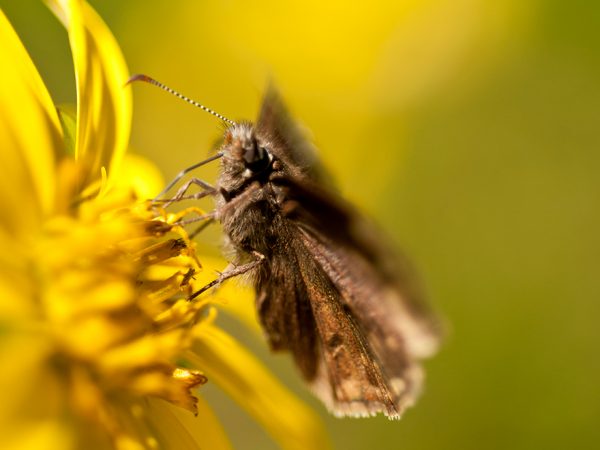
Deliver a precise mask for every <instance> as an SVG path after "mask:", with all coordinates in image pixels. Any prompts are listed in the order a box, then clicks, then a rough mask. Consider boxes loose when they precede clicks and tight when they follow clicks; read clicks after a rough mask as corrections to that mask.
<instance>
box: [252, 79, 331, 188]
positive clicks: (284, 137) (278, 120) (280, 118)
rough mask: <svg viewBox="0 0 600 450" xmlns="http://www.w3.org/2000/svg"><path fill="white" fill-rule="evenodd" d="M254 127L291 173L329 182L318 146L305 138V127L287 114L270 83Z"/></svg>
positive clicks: (329, 178)
mask: <svg viewBox="0 0 600 450" xmlns="http://www.w3.org/2000/svg"><path fill="white" fill-rule="evenodd" d="M256 129H257V132H258V134H259V135H260V136H261V137H262V138H263V139H266V140H267V142H265V144H266V145H267V147H268V148H269V149H270V150H271V151H272V152H273V154H274V155H275V156H276V157H277V158H279V159H281V160H282V161H283V162H284V164H285V165H286V167H288V168H289V170H290V171H291V175H292V176H294V177H296V178H304V177H307V178H310V179H312V180H314V181H317V182H319V183H322V184H329V183H330V180H331V177H329V176H328V174H327V173H326V170H325V169H324V167H323V166H322V165H321V164H319V161H318V158H317V149H316V148H315V146H314V145H313V144H312V143H311V142H310V141H309V140H308V139H306V137H305V135H306V130H305V129H304V128H303V127H301V126H300V125H299V124H298V123H297V122H296V121H294V120H293V119H292V118H291V117H290V115H289V113H288V110H287V108H286V106H285V104H284V103H283V101H282V99H281V96H280V95H279V91H278V90H277V89H276V88H275V86H274V85H273V84H269V85H268V87H267V90H266V93H265V97H264V99H263V103H262V108H261V110H260V113H259V115H258V119H257V121H256Z"/></svg>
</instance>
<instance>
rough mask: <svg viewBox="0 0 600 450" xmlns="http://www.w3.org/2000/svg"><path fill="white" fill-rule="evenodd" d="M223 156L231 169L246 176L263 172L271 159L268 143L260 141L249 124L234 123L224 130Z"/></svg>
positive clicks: (269, 165) (267, 167)
mask: <svg viewBox="0 0 600 450" xmlns="http://www.w3.org/2000/svg"><path fill="white" fill-rule="evenodd" d="M222 151H223V156H224V158H225V161H227V162H228V163H229V164H230V165H231V168H232V169H237V170H238V171H240V172H241V173H242V175H243V176H244V177H246V178H249V177H252V176H254V175H257V174H260V173H262V172H265V171H266V170H267V169H269V167H271V163H272V161H273V155H272V154H271V152H270V151H269V149H268V144H267V143H266V142H264V141H262V140H261V139H260V138H259V137H258V136H257V135H256V132H255V130H254V127H253V126H252V125H250V124H245V123H242V124H236V125H234V126H232V127H230V128H229V129H228V130H227V131H226V132H225V142H224V145H223V150H222Z"/></svg>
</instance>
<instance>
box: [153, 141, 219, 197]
mask: <svg viewBox="0 0 600 450" xmlns="http://www.w3.org/2000/svg"><path fill="white" fill-rule="evenodd" d="M222 156H223V153H217V154H216V155H213V156H211V157H209V158H207V159H205V160H204V161H200V162H199V163H196V164H194V165H191V166H190V167H188V168H186V169H183V170H182V171H181V172H179V173H178V174H177V176H176V177H175V178H173V179H172V180H171V182H170V183H169V184H167V186H166V187H165V188H164V189H163V190H162V191H161V192H160V194H158V195H157V196H156V197H154V201H158V199H159V198H160V197H162V196H163V195H165V194H166V193H167V192H169V191H170V190H171V188H172V187H173V186H175V185H176V184H177V183H178V182H179V180H181V179H182V178H183V177H184V176H185V175H186V174H187V173H188V172H191V171H192V170H194V169H197V168H198V167H200V166H203V165H204V164H207V163H209V162H211V161H214V160H215V159H219V158H221V157H222Z"/></svg>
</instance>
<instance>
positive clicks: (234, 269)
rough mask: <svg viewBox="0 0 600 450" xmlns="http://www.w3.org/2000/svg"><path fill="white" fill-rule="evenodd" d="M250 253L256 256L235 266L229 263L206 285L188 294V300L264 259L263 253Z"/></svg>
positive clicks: (256, 265) (259, 263) (260, 262)
mask: <svg viewBox="0 0 600 450" xmlns="http://www.w3.org/2000/svg"><path fill="white" fill-rule="evenodd" d="M252 255H253V256H254V257H255V258H256V259H255V260H254V261H251V262H249V263H246V264H242V265H241V266H235V265H233V264H229V265H228V266H227V268H226V269H225V271H224V272H223V273H221V274H220V275H219V277H218V278H217V279H215V280H213V281H211V282H210V283H208V284H207V285H206V286H203V287H202V288H200V289H199V290H197V291H196V292H194V293H193V294H192V295H190V296H189V297H188V300H193V299H195V298H196V297H198V296H199V295H200V294H202V293H203V292H206V291H207V290H209V289H210V288H212V287H214V286H217V285H219V284H221V283H222V282H223V281H225V280H228V279H229V278H232V277H237V276H238V275H242V274H244V273H246V272H248V271H250V270H252V269H254V268H255V267H258V266H259V265H261V264H262V263H263V261H264V260H265V255H263V254H262V253H258V252H256V251H253V252H252Z"/></svg>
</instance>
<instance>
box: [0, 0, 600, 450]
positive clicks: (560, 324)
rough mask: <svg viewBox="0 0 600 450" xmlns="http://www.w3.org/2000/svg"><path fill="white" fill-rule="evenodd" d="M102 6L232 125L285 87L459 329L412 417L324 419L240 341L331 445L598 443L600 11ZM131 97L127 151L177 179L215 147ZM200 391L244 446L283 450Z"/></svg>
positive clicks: (135, 68)
mask: <svg viewBox="0 0 600 450" xmlns="http://www.w3.org/2000/svg"><path fill="white" fill-rule="evenodd" d="M91 3H92V4H93V5H94V6H95V7H96V8H97V9H98V10H99V12H100V13H101V15H102V16H103V17H104V18H105V20H106V21H107V22H108V24H109V25H110V27H111V28H112V30H113V31H114V33H115V35H116V36H117V38H118V40H119V42H120V44H121V46H122V48H123V51H124V53H125V56H126V58H127V60H128V64H129V67H130V70H131V72H132V73H135V72H145V73H148V74H151V75H152V76H154V77H156V78H158V79H159V80H162V81H164V82H165V83H167V84H169V85H171V86H172V87H173V88H176V89H179V90H180V91H182V92H183V93H185V94H187V95H189V96H191V97H193V98H195V99H197V100H199V101H201V102H203V103H205V104H207V105H208V106H210V107H212V108H214V109H216V110H217V111H219V112H221V113H222V114H224V115H226V116H228V117H230V118H232V119H241V118H246V119H252V118H254V117H255V115H256V113H257V111H258V108H259V104H260V100H261V93H262V92H263V90H264V87H265V85H266V83H267V81H268V80H274V81H275V83H276V84H277V85H278V86H279V88H280V90H281V91H282V93H283V95H284V97H285V99H286V100H287V103H288V104H289V107H290V110H291V111H292V112H293V113H294V115H295V117H297V118H298V120H299V121H301V123H303V124H304V125H305V126H306V127H307V128H308V129H310V130H311V133H312V136H313V139H314V141H315V142H316V143H317V145H318V146H319V148H320V149H321V155H322V158H323V160H324V161H325V163H326V165H327V167H328V169H329V171H330V172H331V173H332V176H333V177H334V178H335V181H336V183H337V184H338V186H339V187H340V190H341V191H342V192H343V193H344V194H345V195H346V196H347V197H349V198H350V199H352V200H353V201H354V202H355V203H356V204H358V205H359V206H360V207H361V208H362V209H363V210H365V211H366V212H367V213H368V214H370V215H372V216H374V217H375V218H377V220H378V221H379V222H380V223H381V224H382V227H383V228H384V229H386V230H387V231H388V232H389V233H390V234H391V235H392V236H393V237H394V239H396V241H397V243H398V245H401V246H402V247H403V248H405V250H406V251H407V253H409V254H410V255H411V256H412V258H413V259H414V260H415V262H416V264H417V266H418V267H419V268H420V271H421V272H422V274H423V278H424V279H425V280H426V282H427V286H428V289H429V292H430V294H431V297H432V299H433V302H434V303H435V305H436V307H437V309H438V310H439V311H440V312H441V313H442V315H443V317H444V318H445V320H446V322H447V326H448V330H449V332H448V337H447V339H446V342H445V345H444V346H443V348H442V351H441V352H440V354H439V355H438V356H437V357H436V358H434V359H433V360H431V361H428V362H427V369H428V378H427V388H426V391H425V393H424V395H423V397H422V399H421V401H420V402H419V404H418V406H417V407H416V408H414V409H412V410H410V411H409V412H408V413H407V414H406V415H405V417H404V418H403V419H402V420H401V421H400V422H389V421H387V420H386V419H383V418H376V419H370V420H352V419H345V420H339V419H335V418H332V417H329V416H328V415H327V414H326V412H325V411H324V410H323V408H322V407H321V405H320V404H319V403H318V402H316V401H314V400H313V399H312V398H311V397H310V395H308V394H307V392H306V391H305V389H304V388H303V387H302V385H301V383H300V382H299V380H298V376H297V375H296V373H295V371H294V370H293V367H292V365H291V363H290V362H289V360H288V359H287V357H285V356H272V355H269V354H268V352H267V351H266V349H265V347H264V344H263V343H262V341H261V339H260V337H258V336H256V335H255V334H253V333H252V332H247V333H245V332H240V333H241V334H238V335H239V336H240V337H241V338H242V339H244V340H245V341H246V342H247V343H248V344H249V345H251V346H253V348H255V349H256V351H257V352H258V353H259V354H260V355H261V356H262V357H263V359H264V360H265V361H266V363H267V364H268V365H269V366H270V367H272V369H273V370H274V371H276V372H277V373H278V375H279V376H280V377H281V378H282V379H284V381H285V382H286V384H288V385H289V386H290V387H291V388H292V389H293V390H295V391H296V392H297V393H298V394H299V395H300V396H303V397H304V398H306V401H307V402H309V403H310V404H312V405H313V406H314V408H315V409H316V410H317V411H319V413H320V414H321V415H322V416H323V419H324V421H325V422H326V425H327V427H328V428H329V430H330V432H331V437H332V441H333V442H334V444H335V446H336V448H338V449H348V450H354V449H367V448H377V449H403V450H426V449H463V450H467V449H482V448H485V449H507V448H510V449H528V450H529V449H532V448H543V449H566V448H569V449H575V448H577V449H587V448H593V447H594V446H595V445H598V442H600V425H599V419H600V352H599V350H600V349H599V347H600V345H599V344H600V324H599V321H600V281H599V279H600V274H599V268H600V264H599V260H600V238H599V234H600V233H599V230H600V210H599V205H600V180H599V178H600V4H597V3H595V2H591V1H587V0H571V1H569V2H564V1H561V0H539V1H532V0H529V1H528V0H497V1H493V2H491V1H488V0H395V1H379V0H373V1H371V2H361V3H360V4H359V2H356V3H351V2H344V1H331V2H319V1H313V0H305V1H302V2H289V3H288V2H284V1H277V0H272V1H267V0H260V1H255V2H244V1H236V0H229V1H224V0H223V1H221V0H213V1H210V2H209V1H183V0H173V1H170V2H164V1H158V0H132V1H122V0H104V1H100V0H96V1H91ZM0 5H1V6H2V8H3V9H4V10H5V12H6V14H7V15H8V17H9V18H10V20H11V21H12V22H13V24H14V26H15V28H16V29H17V31H18V32H19V34H20V36H21V37H22V39H23V41H24V43H25V44H26V46H27V48H28V50H29V51H30V53H31V54H32V57H33V59H34V61H35V62H36V64H37V65H38V68H39V70H40V72H41V73H42V75H43V77H44V79H45V80H46V82H47V84H48V86H49V89H50V91H51V93H52V94H53V97H54V99H55V101H56V102H57V103H72V102H74V100H75V99H74V80H73V75H72V66H71V60H70V54H69V50H68V45H67V40H66V34H65V32H64V30H63V29H62V27H61V26H60V25H59V24H58V22H57V21H56V20H55V18H54V17H53V16H52V15H51V14H50V13H49V12H48V11H47V9H46V8H45V7H44V6H43V5H42V4H41V2H38V1H37V0H1V1H0ZM134 98H135V104H134V107H135V112H134V126H133V135H132V148H133V149H134V151H136V152H138V153H140V154H143V155H145V156H147V157H149V158H151V159H152V160H153V161H155V162H156V163H157V164H158V165H159V166H160V167H161V168H162V170H163V172H164V174H165V177H166V178H168V177H171V176H173V175H174V174H175V173H177V172H178V171H179V170H180V169H181V168H183V167H186V166H188V165H190V164H192V163H194V162H197V161H199V160H200V159H202V158H204V157H205V156H206V155H207V154H208V153H209V151H210V149H211V146H212V145H213V143H214V141H215V139H216V138H217V137H218V136H219V133H220V131H219V125H218V123H217V122H216V121H215V120H214V119H213V118H211V117H210V116H208V115H206V114H204V113H202V112H201V111H199V110H195V109H193V108H191V107H189V105H187V104H185V103H183V102H180V101H177V100H176V99H175V98H173V97H171V96H168V95H167V94H164V93H162V92H161V91H159V90H157V89H155V88H152V87H150V86H146V85H136V86H135V87H134ZM215 174H216V165H213V167H209V168H206V170H205V171H204V172H202V173H201V176H202V177H204V178H206V179H208V180H211V179H214V177H215ZM218 236H219V234H218V230H213V231H212V232H210V233H207V234H205V235H204V236H203V237H202V239H203V241H202V246H203V248H204V251H206V252H213V253H218V245H217V244H216V242H217V241H218ZM224 322H225V325H226V326H227V325H229V326H230V327H231V328H235V329H238V328H239V327H237V326H236V324H235V323H234V322H233V320H231V319H230V320H229V323H228V320H227V318H226V317H225V318H224ZM204 392H206V395H207V396H208V397H210V399H211V400H213V401H214V402H213V403H215V404H217V412H218V414H219V416H220V417H221V420H222V421H223V423H224V424H225V426H226V428H227V429H228V430H229V432H230V433H229V434H230V436H231V437H232V440H233V442H234V444H236V445H237V448H240V449H269V448H274V444H273V443H272V442H271V441H270V440H269V438H268V437H267V436H266V435H265V434H263V432H262V431H261V430H260V429H258V427H256V426H255V425H253V424H252V422H251V421H250V420H249V419H248V418H247V417H246V416H245V415H244V413H242V412H241V411H239V410H238V409H236V406H235V405H234V404H233V403H231V402H229V401H228V400H227V398H226V397H224V396H221V394H220V393H219V392H218V391H217V390H216V389H215V388H208V389H206V390H205V391H204Z"/></svg>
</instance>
